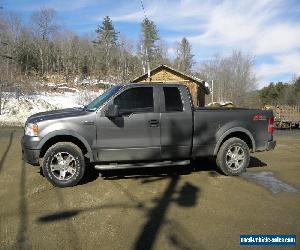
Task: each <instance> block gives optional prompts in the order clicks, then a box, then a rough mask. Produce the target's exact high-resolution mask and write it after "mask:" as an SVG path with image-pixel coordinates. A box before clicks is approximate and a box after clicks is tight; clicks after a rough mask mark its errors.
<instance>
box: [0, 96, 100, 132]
mask: <svg viewBox="0 0 300 250" xmlns="http://www.w3.org/2000/svg"><path fill="white" fill-rule="evenodd" d="M102 93H103V90H101V91H99V92H94V91H81V92H65V93H40V94H32V95H26V96H21V97H20V98H19V99H17V98H16V96H15V94H14V93H3V97H4V98H3V102H2V114H1V115H0V125H6V126H24V124H25V122H26V120H27V118H28V117H29V116H31V115H33V114H36V113H39V112H44V111H49V110H54V109H63V108H73V107H80V106H82V105H86V104H88V103H89V102H90V101H92V100H93V99H94V98H96V97H97V96H99V95H101V94H102Z"/></svg>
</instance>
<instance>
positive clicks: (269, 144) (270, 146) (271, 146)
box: [266, 141, 276, 151]
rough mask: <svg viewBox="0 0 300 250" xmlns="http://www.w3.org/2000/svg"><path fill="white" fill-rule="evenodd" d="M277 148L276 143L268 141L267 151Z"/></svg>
mask: <svg viewBox="0 0 300 250" xmlns="http://www.w3.org/2000/svg"><path fill="white" fill-rule="evenodd" d="M275 146H276V141H268V142H267V147H266V150H267V151H269V150H273V149H274V148H275Z"/></svg>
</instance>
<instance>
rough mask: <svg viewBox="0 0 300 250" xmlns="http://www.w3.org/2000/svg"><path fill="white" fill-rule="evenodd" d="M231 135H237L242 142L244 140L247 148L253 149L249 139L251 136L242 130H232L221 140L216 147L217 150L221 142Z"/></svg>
mask: <svg viewBox="0 0 300 250" xmlns="http://www.w3.org/2000/svg"><path fill="white" fill-rule="evenodd" d="M232 137H237V138H239V139H241V140H243V141H244V142H246V144H247V145H248V147H249V149H250V150H251V149H253V144H252V141H251V138H250V137H249V135H247V134H246V133H244V132H239V131H237V132H232V133H230V134H229V135H227V136H226V137H225V138H224V139H223V140H222V142H221V144H220V146H219V148H218V151H219V150H220V148H221V146H222V144H223V143H224V142H225V141H227V140H228V139H230V138H232Z"/></svg>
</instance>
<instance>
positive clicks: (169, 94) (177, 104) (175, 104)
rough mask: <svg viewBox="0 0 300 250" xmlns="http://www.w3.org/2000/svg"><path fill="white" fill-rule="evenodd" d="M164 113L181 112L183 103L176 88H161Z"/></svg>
mask: <svg viewBox="0 0 300 250" xmlns="http://www.w3.org/2000/svg"><path fill="white" fill-rule="evenodd" d="M163 91H164V97H165V98H164V100H165V111H166V112H180V111H183V102H182V97H181V93H180V90H179V88H177V87H163Z"/></svg>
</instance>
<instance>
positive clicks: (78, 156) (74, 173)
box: [41, 142, 85, 187]
mask: <svg viewBox="0 0 300 250" xmlns="http://www.w3.org/2000/svg"><path fill="white" fill-rule="evenodd" d="M58 159H60V161H58ZM68 161H69V164H68ZM62 162H63V163H64V165H60V163H62ZM41 163H42V169H43V173H44V176H45V177H46V178H47V179H48V181H49V182H50V183H51V184H52V185H54V186H56V187H72V186H75V185H76V184H77V183H78V182H79V181H80V180H81V179H82V177H83V175H84V172H85V161H84V156H83V154H82V151H81V149H80V148H79V147H78V146H76V145H75V144H73V143H71V142H58V143H56V144H54V145H53V146H51V147H50V148H49V149H48V150H47V152H46V153H45V155H44V158H43V160H42V161H41ZM58 167H59V168H60V169H59V170H58V169H55V168H58ZM69 167H70V168H69ZM61 168H66V169H63V170H62V169H61ZM53 169H54V170H53ZM67 169H71V171H70V173H68V171H67ZM61 171H62V172H61ZM63 172H65V173H64V175H63V174H62V173H63ZM63 176H65V179H61V178H63Z"/></svg>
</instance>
